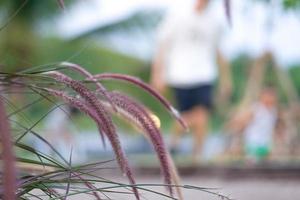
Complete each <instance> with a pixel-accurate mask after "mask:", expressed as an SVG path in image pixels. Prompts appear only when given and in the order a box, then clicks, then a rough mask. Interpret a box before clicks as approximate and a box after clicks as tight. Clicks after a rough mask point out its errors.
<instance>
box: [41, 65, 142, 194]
mask: <svg viewBox="0 0 300 200" xmlns="http://www.w3.org/2000/svg"><path fill="white" fill-rule="evenodd" d="M44 74H47V75H49V76H51V77H53V78H54V79H55V80H56V81H58V82H61V83H63V84H66V85H67V86H68V87H70V88H72V89H73V90H74V91H76V92H77V93H78V95H80V96H81V98H82V103H81V102H79V101H76V99H75V98H70V99H69V101H71V103H72V106H75V107H76V108H78V109H81V110H82V109H83V108H84V107H86V108H89V109H87V110H82V111H84V112H85V111H86V112H87V113H88V114H92V113H90V111H91V110H93V111H94V112H95V116H96V117H94V114H93V117H94V118H93V120H95V121H96V122H97V124H98V125H99V126H100V127H102V129H103V131H104V133H105V134H106V136H107V138H108V139H109V141H110V143H111V145H112V148H113V150H114V153H115V155H116V158H117V162H118V164H119V166H120V168H121V171H122V173H124V174H125V175H126V176H127V178H128V180H129V181H130V183H131V184H132V185H135V184H136V182H135V180H134V178H133V175H132V172H131V169H130V167H129V164H128V161H127V159H126V157H125V154H124V152H123V150H122V147H121V144H120V141H119V137H118V135H117V133H116V128H115V126H114V124H113V122H112V119H111V116H110V115H109V113H108V112H107V111H106V109H105V107H104V105H103V104H102V103H101V101H100V100H99V99H98V98H97V96H96V95H95V94H94V93H93V92H92V91H90V90H89V89H88V88H87V87H85V86H84V85H83V84H82V83H80V82H79V81H76V80H73V79H71V78H70V77H68V76H66V75H64V74H62V73H59V72H54V71H52V72H46V73H44ZM57 95H59V93H57ZM62 99H63V100H67V99H68V98H66V96H64V97H63V98H62ZM78 103H80V105H79V104H78ZM84 104H85V105H86V106H83V105H84ZM133 192H134V194H135V196H136V199H138V200H139V199H140V198H139V194H138V191H137V189H136V188H135V187H134V186H133Z"/></svg>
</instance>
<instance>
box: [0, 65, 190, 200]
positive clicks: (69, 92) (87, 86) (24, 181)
mask: <svg viewBox="0 0 300 200" xmlns="http://www.w3.org/2000/svg"><path fill="white" fill-rule="evenodd" d="M74 72H75V73H78V74H81V75H83V76H84V78H83V79H82V80H75V79H74V78H72V77H71V76H70V75H69V74H72V73H73V74H74ZM106 78H110V79H120V80H125V81H129V82H130V83H132V84H135V85H137V86H138V87H141V88H143V89H144V90H146V91H148V92H149V93H150V94H151V95H153V96H154V97H156V98H157V99H158V100H159V101H160V102H162V104H163V105H164V106H165V107H166V109H167V110H169V111H170V112H171V113H172V114H173V116H175V117H176V119H177V120H178V121H179V122H180V123H181V124H182V125H183V126H185V124H184V122H183V120H182V119H181V117H180V115H179V113H178V112H177V111H176V110H175V109H174V108H173V107H172V106H171V105H170V104H169V103H168V102H167V101H166V100H165V99H164V98H163V97H162V96H160V95H159V94H158V93H156V92H155V91H154V90H153V89H151V88H150V87H149V86H148V85H147V84H146V83H143V82H142V81H140V80H138V79H135V78H134V77H129V76H127V75H122V74H103V76H102V75H101V74H98V75H95V76H93V75H91V74H90V73H89V72H87V71H86V70H85V69H84V68H82V67H81V66H79V65H76V64H73V63H66V62H63V63H60V64H57V65H55V66H48V67H46V68H45V67H44V68H41V67H37V68H31V69H27V70H24V71H22V72H19V73H4V72H2V73H1V76H0V81H1V86H2V90H1V93H0V95H1V99H0V100H1V101H0V117H1V120H0V131H1V132H0V133H1V134H0V137H1V147H2V154H1V155H2V157H1V159H2V161H3V173H2V180H3V181H2V185H1V190H0V192H1V196H3V198H4V199H18V198H23V197H24V198H25V196H26V195H28V194H29V193H30V191H32V190H34V189H36V188H38V189H40V190H42V191H43V192H44V193H45V194H47V195H48V196H51V197H53V196H54V197H57V198H58V197H60V198H62V199H64V198H65V197H64V196H63V195H61V194H60V192H59V189H61V187H62V186H60V187H58V186H55V182H65V183H67V186H65V187H64V189H65V190H66V193H67V194H69V191H70V185H71V183H72V181H76V182H78V183H82V184H83V185H85V186H86V188H87V190H90V191H93V192H92V193H91V194H92V195H93V196H94V197H95V198H97V199H100V197H99V194H98V192H100V190H99V188H95V186H94V185H93V184H91V183H90V182H89V181H88V180H86V178H85V177H84V176H85V175H86V174H89V173H88V172H86V171H85V172H84V173H83V172H82V171H81V169H82V167H83V166H81V168H78V167H77V168H76V169H74V168H72V166H71V161H67V160H66V159H65V158H64V157H63V156H62V155H60V153H59V152H58V151H57V150H56V149H55V148H54V147H53V146H52V145H51V144H50V143H49V142H48V141H47V140H46V139H44V138H43V137H42V136H41V135H40V134H38V133H36V132H35V131H34V130H33V127H30V128H27V127H26V126H24V125H22V124H21V123H19V122H18V121H14V120H13V119H11V118H9V117H8V115H7V113H6V111H5V105H4V104H5V103H6V104H7V105H10V104H12V103H11V102H10V100H9V99H8V97H9V95H7V93H9V92H8V91H10V90H11V88H12V87H14V88H15V87H16V88H20V91H23V92H24V93H25V92H28V91H31V93H33V94H36V95H39V96H41V97H42V99H46V100H47V101H50V102H52V103H54V104H55V105H56V103H55V102H56V100H55V99H54V98H56V99H59V100H61V101H63V102H64V103H65V104H67V105H69V106H71V107H75V108H77V109H78V110H79V111H81V112H82V113H84V114H86V115H87V116H88V117H89V118H91V119H92V120H93V121H94V122H95V124H96V125H97V127H98V130H99V134H100V138H101V140H102V141H103V143H104V141H105V140H104V139H105V138H107V139H108V141H109V142H110V145H111V147H112V148H113V151H114V153H115V156H116V161H117V163H118V165H119V166H120V169H121V171H122V173H123V174H124V175H125V176H126V177H127V178H128V180H129V185H126V186H124V185H121V186H122V187H130V188H131V189H132V192H133V194H134V195H135V199H140V194H139V191H138V190H140V188H139V187H138V184H137V183H136V181H135V179H134V175H133V172H132V170H131V168H130V165H129V162H128V160H127V158H126V155H125V153H124V151H123V149H122V145H121V142H120V139H119V135H118V133H117V131H116V127H115V124H114V123H113V120H112V115H115V114H116V115H117V116H119V117H121V118H125V119H126V120H129V122H130V123H131V124H135V125H136V126H137V127H140V129H141V130H143V132H144V133H145V136H146V137H147V138H148V139H149V141H150V142H151V143H152V145H153V148H154V150H155V152H156V154H157V157H158V159H159V161H160V164H161V171H162V174H163V177H164V183H165V184H164V185H165V186H166V187H167V188H168V191H169V195H170V196H171V197H173V195H174V194H173V193H174V192H173V186H174V184H176V185H178V184H179V181H178V174H177V171H176V169H175V168H174V167H175V165H174V163H173V161H172V160H171V159H170V158H171V157H170V155H169V153H168V151H167V149H166V146H165V144H164V141H163V138H162V135H161V132H160V130H159V128H158V127H157V126H156V124H155V122H154V121H153V119H152V118H151V116H150V115H151V112H150V111H149V109H147V108H146V107H144V106H143V105H142V104H140V103H138V102H137V101H135V100H133V99H132V98H130V97H128V96H127V95H124V94H121V93H119V92H116V91H108V90H107V89H106V88H105V87H104V86H103V85H102V84H101V80H103V79H106ZM21 93H22V92H21ZM4 100H7V102H6V101H4ZM30 106H31V104H28V105H25V106H24V107H23V108H21V109H19V110H18V111H19V112H21V111H22V110H23V109H27V108H28V107H30ZM57 106H59V105H57ZM18 111H16V112H18ZM9 121H10V122H11V123H14V124H15V126H18V128H19V129H22V130H23V133H22V134H21V136H18V137H15V136H12V135H11V133H10V123H9ZM185 128H186V127H185ZM28 133H30V134H33V135H34V136H35V137H37V138H38V139H39V140H41V141H43V142H44V143H46V144H47V145H48V146H50V148H51V149H52V150H53V151H54V152H56V154H57V155H59V157H60V158H61V161H58V160H55V159H53V158H52V157H50V156H49V155H45V154H43V153H41V152H39V151H37V150H35V149H33V148H32V147H29V146H27V145H25V144H24V143H22V138H23V137H24V136H25V135H26V134H28ZM12 138H15V141H13V140H12ZM13 144H14V145H15V148H19V149H22V150H24V151H27V152H30V153H31V154H33V155H35V156H37V157H38V158H39V159H40V161H34V160H30V159H25V158H16V159H17V161H18V162H21V163H27V164H34V165H40V166H42V167H43V170H42V171H43V173H42V174H41V175H39V176H33V175H26V176H22V175H23V174H22V172H20V171H18V172H19V173H18V176H17V173H16V170H15V169H16V162H15V155H14V153H13V152H14V151H13ZM44 160H45V161H44ZM83 168H84V167H83ZM79 169H80V170H79ZM85 170H86V169H85ZM66 174H67V175H66ZM102 181H103V180H102ZM42 184H43V185H42ZM111 184H117V183H111ZM172 184H173V186H172ZM119 186H120V185H119ZM178 188H179V187H177V189H176V191H177V193H178V194H177V195H178V196H179V197H181V196H182V195H181V193H180V189H178ZM67 194H66V195H65V196H67ZM32 195H34V194H32Z"/></svg>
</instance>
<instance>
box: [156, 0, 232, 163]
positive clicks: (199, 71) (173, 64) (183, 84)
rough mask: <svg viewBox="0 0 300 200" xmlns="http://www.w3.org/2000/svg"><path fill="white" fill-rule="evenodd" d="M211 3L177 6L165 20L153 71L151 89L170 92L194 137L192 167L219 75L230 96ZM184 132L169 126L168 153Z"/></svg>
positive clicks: (219, 30)
mask: <svg viewBox="0 0 300 200" xmlns="http://www.w3.org/2000/svg"><path fill="white" fill-rule="evenodd" d="M210 4H211V2H210V0H196V1H195V2H194V3H193V5H192V6H188V7H187V8H184V7H180V8H178V9H177V10H174V11H175V12H174V11H173V12H170V13H169V14H168V15H167V16H166V18H165V19H164V21H163V23H162V25H161V26H160V30H159V38H158V42H159V44H158V50H157V52H156V56H155V58H154V61H153V66H152V76H151V84H152V86H153V87H154V88H156V89H157V90H158V91H159V92H161V93H163V92H164V91H165V89H166V86H167V85H168V86H170V87H171V88H172V89H173V91H174V94H175V98H176V101H177V105H178V108H179V110H180V111H181V112H182V117H183V118H184V120H185V121H186V122H187V124H188V126H189V127H190V128H191V130H192V132H193V134H194V145H193V154H192V156H193V161H194V162H197V160H198V159H197V158H198V153H199V152H200V150H201V147H202V144H203V141H204V138H205V135H206V132H207V129H208V121H209V114H210V112H211V109H212V102H213V85H214V83H215V81H216V79H217V78H218V71H219V72H220V75H221V76H220V86H221V87H223V89H222V90H221V92H222V94H223V96H229V94H230V92H231V81H230V80H229V79H228V77H229V76H228V74H230V73H229V66H228V64H227V62H226V61H225V59H224V58H223V57H222V55H221V54H220V51H219V47H218V46H219V42H220V38H221V36H222V30H223V26H222V24H221V23H220V21H219V20H218V19H217V16H216V15H215V14H216V13H215V12H214V11H213V10H212V9H211V7H210ZM217 63H219V65H217ZM218 67H219V69H218ZM225 74H226V75H227V76H226V77H227V79H226V78H224V76H223V75H225ZM183 132H184V130H183V129H182V128H181V127H180V126H179V125H177V124H176V125H175V126H174V135H173V137H172V141H171V152H172V151H175V150H176V148H177V145H178V143H179V139H180V137H181V135H182V133H183Z"/></svg>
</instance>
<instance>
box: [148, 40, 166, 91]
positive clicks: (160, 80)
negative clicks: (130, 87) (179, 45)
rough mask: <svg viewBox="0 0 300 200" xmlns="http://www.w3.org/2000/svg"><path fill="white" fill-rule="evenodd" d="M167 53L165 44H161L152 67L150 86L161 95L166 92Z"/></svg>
mask: <svg viewBox="0 0 300 200" xmlns="http://www.w3.org/2000/svg"><path fill="white" fill-rule="evenodd" d="M165 51H166V49H165V44H164V43H160V44H159V46H158V49H157V52H156V53H155V56H154V59H153V63H152V67H151V80H150V84H151V85H152V86H153V87H154V89H156V90H157V91H158V92H160V93H163V92H164V91H165V90H166V83H165V79H164V67H165V66H164V65H165V63H164V60H165V53H166V52H165Z"/></svg>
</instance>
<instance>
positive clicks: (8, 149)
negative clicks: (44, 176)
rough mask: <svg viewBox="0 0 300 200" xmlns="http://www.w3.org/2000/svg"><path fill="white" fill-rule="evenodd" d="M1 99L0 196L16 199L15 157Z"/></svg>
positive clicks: (5, 198) (11, 199)
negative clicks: (0, 164) (1, 164)
mask: <svg viewBox="0 0 300 200" xmlns="http://www.w3.org/2000/svg"><path fill="white" fill-rule="evenodd" d="M2 100H3V99H2V98H0V141H1V149H2V152H1V157H2V161H3V166H2V167H3V169H2V171H3V174H2V183H3V189H1V192H2V194H1V196H2V197H3V199H4V200H14V199H16V189H17V186H16V185H17V181H16V180H17V175H16V166H15V156H14V151H13V144H12V141H11V134H10V125H9V122H8V119H7V115H6V111H5V107H4V103H3V101H2Z"/></svg>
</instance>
